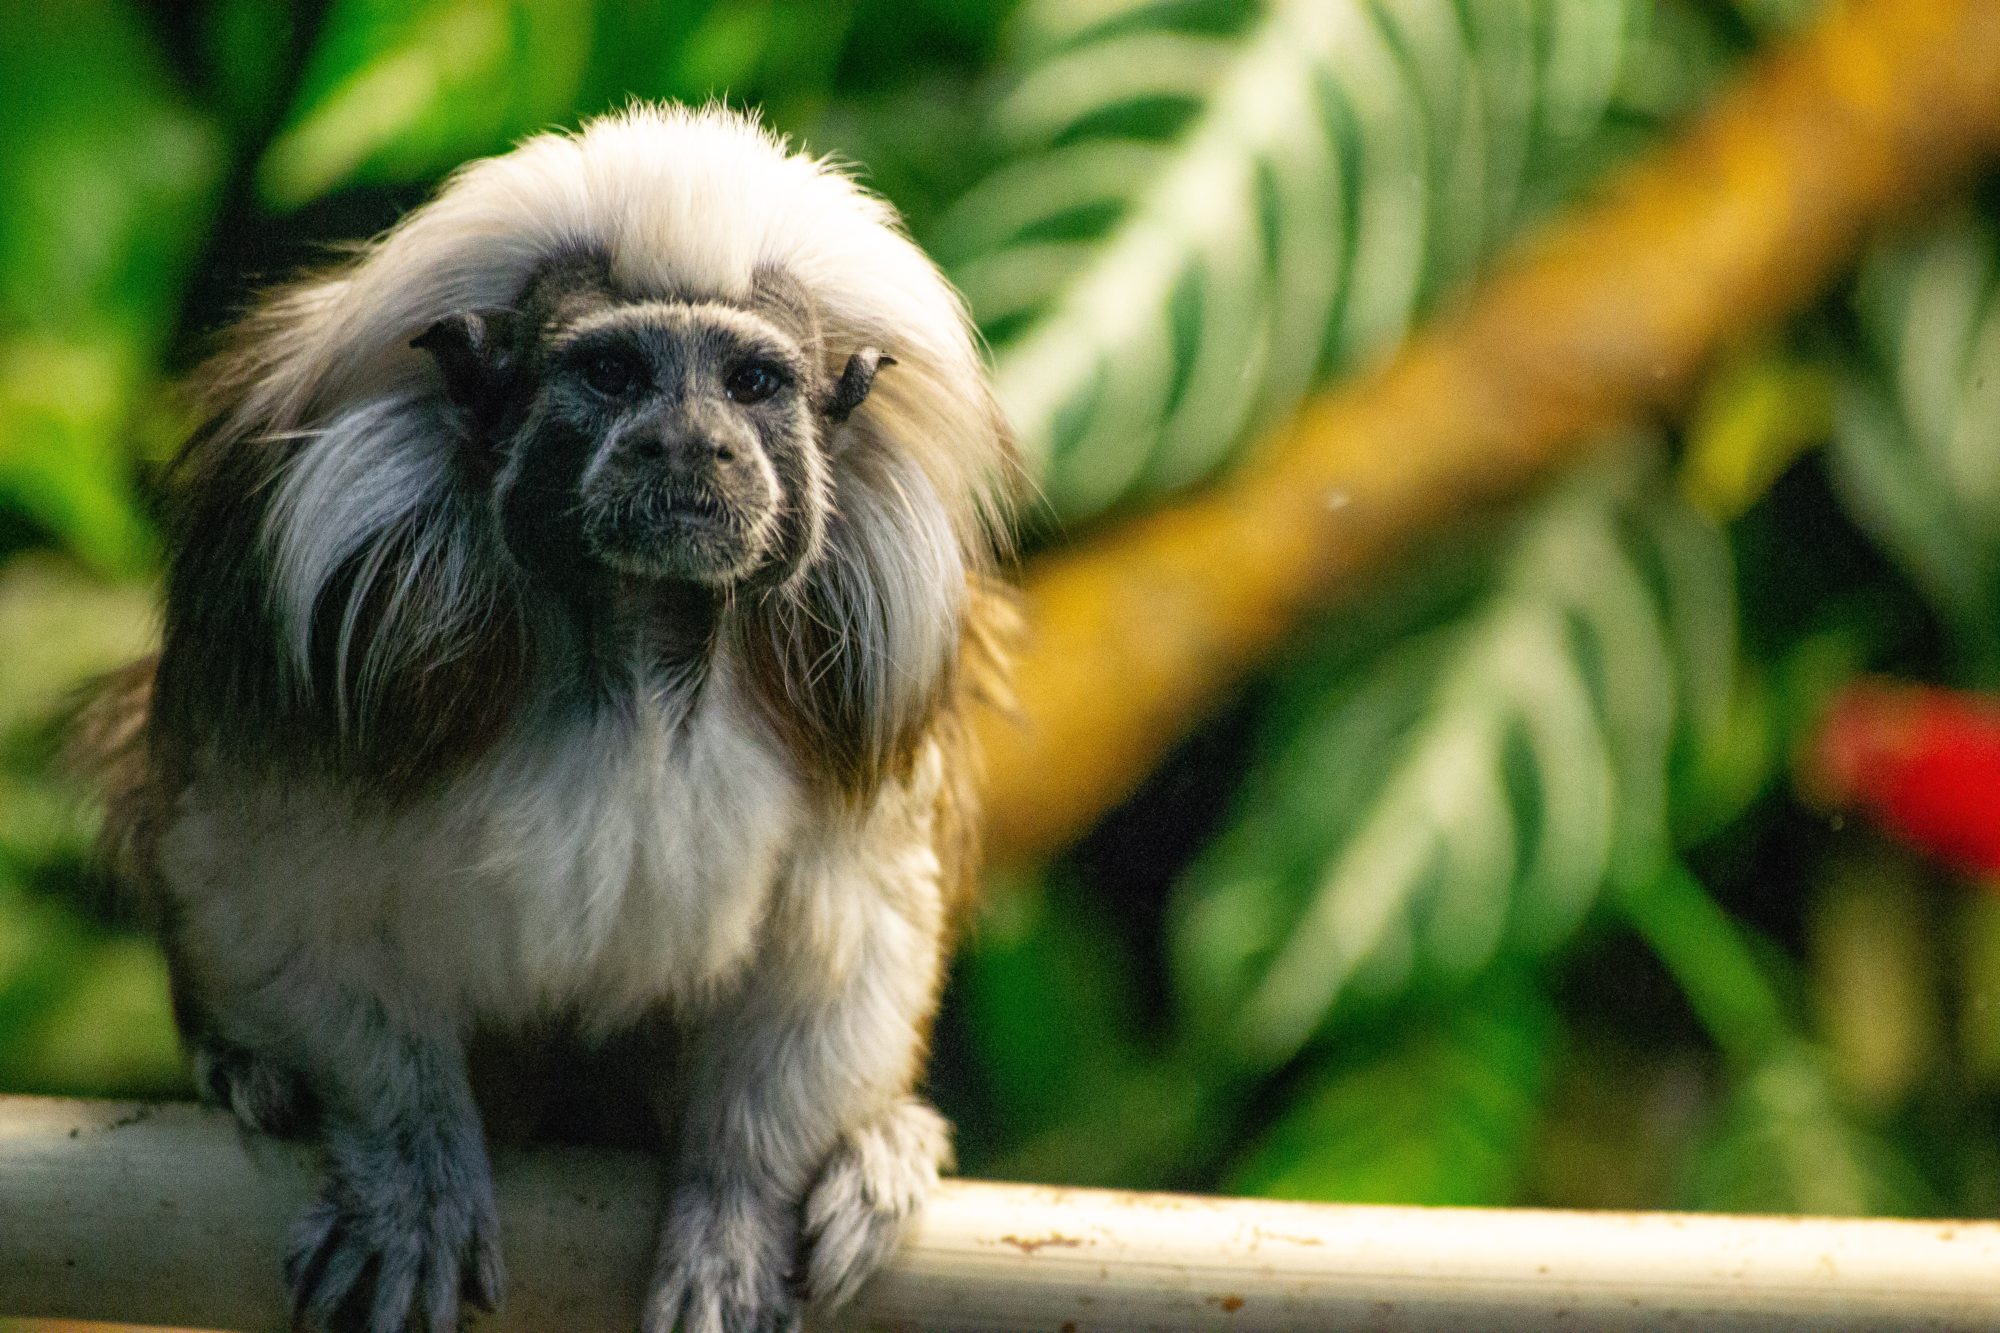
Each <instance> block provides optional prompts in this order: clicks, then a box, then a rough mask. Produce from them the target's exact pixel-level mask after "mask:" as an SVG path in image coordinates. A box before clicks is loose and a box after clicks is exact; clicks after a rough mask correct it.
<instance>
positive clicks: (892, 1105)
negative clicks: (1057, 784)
mask: <svg viewBox="0 0 2000 1333" xmlns="http://www.w3.org/2000/svg"><path fill="white" fill-rule="evenodd" d="M195 393H196V401H197V403H198V411H197V413H196V416H197V419H198V421H199V424H198V425H197V426H196V428H195V429H194V431H193V432H192V434H191V436H190V437H189V439H188V440H187V442H186V443H185V445H184V446H183V448H182V450H181V452H180V453H179V455H178V456H177V457H176V459H175V460H174V462H173V464H172V465H171V467H170V469H169V471H168V473H167V476H166V490H167V492H168V494H169V497H170V500H169V508H170V517H169V521H168V525H167V529H168V542H167V548H168V555H167V562H166V576H165V590H164V598H163V600H164V614H163V624H164V629H163V634H162V639H161V645H160V650H159V652H158V653H157V655H156V656H154V657H152V658H149V659H146V660H144V661H141V662H138V663H135V664H133V665H132V666H131V667H129V668H127V669H126V670H125V671H123V672H121V673H118V674H117V675H116V676H115V677H114V678H112V679H111V680H109V681H108V682H107V683H106V684H105V685H104V687H103V689H102V690H101V692H100V693H99V695H98V697H97V698H96V700H95V701H94V702H93V703H92V705H91V706H90V713H89V716H88V717H87V718H86V725H85V727H84V729H83V744H84V745H85V746H86V748H89V747H91V746H93V745H94V746H95V747H96V750H97V754H96V769H97V771H98V773H99V775H100V777H101V780H102V782H103V783H104V787H105V796H106V809H107V814H106V819H105V835H104V837H105V843H106V848H107V853H108V855H109V858H110V861H111V863H112V865H113V866H114V868H115V869H116V870H117V871H118V872H119V873H120V874H121V875H123V876H124V877H126V878H128V879H129V880H131V881H132V882H134V883H136V884H137V885H138V886H139V888H140V892H141V894H142V895H143V897H144V900H145V901H146V902H147V903H148V904H149V905H150V907H151V908H152V911H153V915H154V917H155V919H156V920H157V922H158V929H159V934H160V937H161V940H162V942H163V945H164V948H165V952H166V955H167V958H168V961H169V970H170V975H171V985H172V991H173V999H174V1005H175V1013H176V1018H177V1020H178V1022H179V1025H180V1028H181V1031H182V1034H183V1037H184V1041H185V1044H186V1045H187V1047H188V1049H189V1051H190V1058H191V1062H192V1065H193V1068H194V1071H195V1074H196V1077H197V1081H198V1083H199V1085H200V1086H201V1087H202V1088H203V1089H204V1091H205V1093H206V1094H207V1095H208V1096H210V1097H211V1098H213V1099H214V1100H216V1101H218V1102H220V1103H221V1104H223V1105H224V1106H226V1107H228V1108H229V1109H230V1110H232V1111H233V1112H234V1113H235V1114H236V1115H237V1116H238V1117H239V1118H240V1119H242V1120H243V1121H244V1122H245V1123H246V1124H247V1125H249V1126H250V1127H252V1128H254V1129H259V1130H268V1131H273V1132H285V1131H294V1132H296V1131H298V1130H300V1129H301V1128H303V1129H304V1130H305V1131H306V1132H310V1133H312V1134H313V1135H315V1136H316V1138H317V1141H318V1142H319V1144H320V1145H321V1146H322V1148H323V1150H324V1158H325V1169H324V1180H323V1185H322V1188H321V1190H320V1192H319V1194H318V1197H317V1198H316V1200H315V1201H314V1202H313V1203H312V1205H311V1206H310V1207H309V1208H308V1209H307V1210H306V1212H305V1213H304V1215H303V1216H302V1217H301V1218H300V1219H299V1220H298V1222H297V1224H296V1226H295V1228H294V1230H293V1232H292V1233H291V1236H290V1238H289V1242H288V1250H287V1253H288V1258H287V1261H286V1277H287V1279H288V1281H289V1284H290V1288H291V1292H292V1298H293V1301H294V1308H295V1317H296V1320H297V1321H298V1322H299V1323H301V1324H302V1325H305V1326H310V1327H319V1328H327V1329H334V1328H359V1329H365V1330H368V1333H396V1331H397V1330H402V1329H406V1328H422V1329H429V1330H432V1331H433V1333H436V1331H438V1330H446V1329H451V1328H454V1327H456V1324H457V1319H458V1314H459V1308H460V1304H461V1301H465V1302H470V1303H471V1304H474V1305H477V1306H480V1307H484V1308H492V1307H494V1306H495V1305H496V1304H497V1303H498V1302H499V1301H500V1300H501V1299H502V1297H503V1287H504V1285H505V1276H504V1272H503V1264H502V1261H501V1248H500V1219H499V1217H498V1215H497V1212H496V1208H495V1203H494V1193H493V1186H492V1173H491V1168H490V1164H489V1155H488V1148H487V1141H486V1138H487V1136H486V1128H485V1126H486V1121H487V1120H488V1119H490V1118H492V1117H493V1116H494V1115H495V1114H496V1113H497V1112H496V1109H495V1107H494V1105H493V1104H492V1101H491V1100H490V1099H489V1101H488V1103H487V1104H486V1105H484V1106H482V1104H481V1102H480V1099H479V1096H478V1094H477V1092H476V1091H475V1078H474V1073H473V1069H472V1065H473V1058H472V1056H471V1055H470V1054H469V1052H472V1051H473V1050H474V1049H475V1047H477V1046H478V1045H479V1044H480V1043H484V1042H487V1041H489V1040H491V1041H497V1042H498V1043H499V1044H500V1045H501V1046H502V1047H505V1046H506V1044H507V1043H508V1042H510V1041H517V1040H518V1041H521V1042H524V1043H525V1042H528V1041H531V1040H533V1039H534V1038H535V1037H536V1036H537V1035H538V1034H546V1033H548V1032H551V1031H555V1032H560V1033H562V1034H564V1036H565V1039H566V1040H567V1041H568V1042H570V1043H572V1044H573V1046H574V1047H575V1048H576V1049H580V1050H588V1051H596V1052H599V1053H600V1054H602V1053H604V1052H616V1053H621V1054H619V1055H618V1056H617V1059H618V1060H620V1061H622V1065H621V1072H622V1073H623V1074H624V1075H625V1076H627V1077H629V1078H632V1079H634V1080H636V1082H637V1083H638V1084H639V1085H640V1086H642V1087H643V1089H644V1090H645V1092H646V1094H647V1097H648V1099H649V1100H650V1101H651V1103H653V1104H654V1105H655V1106H656V1107H657V1108H658V1114H657V1115H656V1116H654V1117H653V1118H652V1121H651V1122H650V1123H649V1124H648V1125H647V1126H646V1135H647V1136H648V1137H649V1138H650V1140H651V1141H654V1142H657V1143H658V1145H659V1147H660V1149H661V1152H662V1158H663V1163H664V1165H663V1170H664V1173H665V1174H664V1181H665V1186H664V1188H665V1200H666V1202H665V1204H664V1213H663V1217H662V1220H661V1223H660V1228H659V1233H658V1241H657V1246H658V1248H657V1260H656V1264H655V1267H654V1271H653V1275H652V1279H651V1283H650V1288H649V1290H648V1292H647V1294H646V1296H645V1301H644V1307H643V1310H642V1312H641V1313H640V1317H639V1321H638V1322H639V1324H640V1326H641V1327H642V1328H643V1329H644V1330H646V1333H668V1331H669V1330H673V1329H679V1330H683V1333H760V1331H763V1330H781V1329H792V1328H796V1327H797V1326H798V1325H799V1322H800V1320H801V1319H802V1317H803V1315H804V1313H805V1312H807V1311H826V1310H833V1309H836V1308H838V1307H839V1306H840V1305H841V1304H842V1303H843V1302H845V1301H846V1300H848V1299H849V1298H851V1297H852V1296H853V1294H854V1292H855V1290H856V1289H857V1288H858V1287H859V1286H860V1285H861V1283H862V1282H863V1281H864V1280H865V1279H866V1277H867V1276H868V1275H869V1274H870V1273H871V1272H873V1271H874V1270H875V1269H876V1268H877V1267H878V1266H879V1265H880V1264H881V1263H882V1262H883V1260H884V1259H885V1257H886V1256H887V1255H888V1254H889V1253H890V1252H891V1251H892V1250H893V1249H894V1247H895V1246H896V1244H897V1243H898V1241H899V1239H900V1238H901V1236H902V1235H903V1234H904V1231H905V1229H906V1227H907V1225H908V1223H909V1221H910V1219H911V1218H912V1217H913V1216H914V1215H915V1214H916V1213H917V1211H918V1209H919V1208H920V1207H921V1205H922V1202H923V1200H924V1198H925V1196H926V1194H927V1192H928V1190H929V1189H930V1187H931V1185H932V1184H933V1182H934V1181H935V1180H936V1178H937V1176H938V1173H939V1171H940V1170H941V1169H944V1168H946V1167H947V1166H948V1164H949V1157H950V1138H949V1130H948V1127H947V1125H946V1124H945V1122H944V1120H943V1119H942V1117H940V1116H939V1114H938V1113H937V1112H936V1111H935V1110H934V1109H933V1108H932V1107H931V1106H930V1105H929V1104H928V1103H927V1102H926V1101H925V1100H924V1099H923V1098H922V1097H921V1096H920V1095H919V1092H918V1081H919V1078H920V1075H921V1071H922V1066H923V1061H924V1053H925V1047H926V1044H927V1041H928V1031H929V1025H930V1021H931V1018H932V1015H933V1013H934V1011H935V1008H936V1005H937V1002H938V995H939V990H940V986H941V984H942V976H943V968H944V963H945V958H946V953H947V949H948V947H949V944H950V941H951V938H952V936H953V933H954V931H955V929H956V928H957V923H958V922H959V920H960V918H961V915H962V913H963V911H964V907H965V903H966V901H967V898H968V894H969V887H970V884H971V881H972V878H973V876H974V874H975V864H976V856H977V847H976V835H975V832H974V830H975V828H976V809H975V802H976V787H977V768H978V764H977V755H976V752H975V749H974V745H973V743H972V741H971V739H970V729H969V717H970V715H971V712H972V710H974V709H975V708H978V707H984V706H989V705H994V706H1004V704H1005V692H1006V672H1007V660H1008V656H1009V649H1008V644H1009V641H1010V639H1011V637H1012V635H1013V633H1014V629H1013V620H1014V611H1013V609H1012V601H1011V598H1010V596H1009V595H1008V593H1007V592H1006V591H1005V578H1004V570H1005V565H1006V562H1007V560H1008V547H1007V527H1008V512H1009V505H1010V502H1011V497H1012V495H1013V493H1014V491H1015V490H1016V487H1017V480H1016V478H1017V476H1018V472H1019V465H1018V464H1017V462H1016V461H1015V458H1014V454H1013V449H1012V443H1011V439H1010V436H1009V434H1008V431H1007V429H1006V426H1005V424H1004V422H1003V420H1002V418H1001V414H1000V412H999V410H998V408H997V406H996V405H995V401H994V398H993V395H992V392H991V389H990V386H989V383H988V380H987V377H986V373H985V370H984V366H983V362H982V359H981V354H980V351H979V349H978V345H977V342H976V339H975V336H974V334H973V332H972V328H971V324H970V321H969V319H968V316H967V314H966V312H965V310H964V308H963V306H962V303H961V302H960V301H959V299H958V297H957V295H956V294H955V292H954V291H953V290H952V288H951V287H950V286H949V285H948V284H947V282H946V281H945V280H944V279H943V277H942V276H941V275H940V274H939V273H938V271H937V269H936V268H935V267H934V266H933V265H932V264H931V262H930V261H929V260H928V259H927V258H926V257H925V256H924V255H923V254H922V253H921V251H919V250H918V248H917V247H916V246H915V244H914V243H913V242H911V241H910V240H909V239H908V237H907V236H906V234H905V233H904V231H903V229H902V228H901V225H900V223H899V221H898V220H897V218H896V217H895V215H894V213H893V212H892V211H891V209H890V208H889V206H888V205H887V204H885V203H883V202H882V201H880V200H879V199H877V198H876V197H874V196H872V195H870V194H869V193H867V192H866V191H864V190H863V189H862V188H861V187H860V186H858V185H857V184H856V183H855V182H854V181H853V180H852V179H851V178H850V177H848V176H847V175H845V174H843V173H842V172H840V171H838V170H836V169H834V168H833V167H831V166H829V165H828V164H826V163H824V162H821V161H817V160H815V159H813V158H810V157H808V156H806V155H804V154H803V153H800V152H797V151H794V150H792V149H790V148H789V147H788V146H787V145H785V144H784V143H783V142H782V141H780V140H779V139H778V138H776V137H775V136H774V135H772V134H771V133H769V132H768V131H766V130H765V129H764V128H762V127H761V126H760V125H759V124H758V123H757V122H756V121H755V120H754V119H753V118H751V117H749V116H747V115H745V114H742V113H739V112H736V111H732V110H728V109H725V108H722V107H719V106H709V107H705V108H700V109H692V108H687V107H680V106H656V105H638V106H635V107H633V108H631V109H628V110H626V111H624V112H621V113H616V114H613V115H611V116H608V117H605V118H602V119H598V120H595V121H592V122H589V123H588V124H586V125H584V126H583V127H582V128H581V129H580V130H578V131H576V132H572V133H553V132H552V133H547V134H543V135H539V136H536V137H534V138H531V139H529V140H527V141H525V142H523V143H522V144H520V145H519V146H517V147H516V148H515V149H513V150H512V151H511V152H509V153H507V154H503V155H501V156H499V157H495V158H490V159H485V160H482V161H478V162H475V163H473V164H471V165H468V166H467V167H465V168H462V169H461V170H460V171H459V172H458V173H457V174H456V175H454V176H453V177H451V178H450V179H449V180H448V181H447V182H446V183H445V184H444V186H443V187H442V188H441V190H440V191H439V193H438V194H437V195H436V196H435V197H434V198H433V199H432V200H431V201H430V202H428V203H426V204H424V205H422V206H420V207H418V208H417V209H415V210H414V211H412V212H411V213H410V214H409V215H408V216H406V217H405V218H404V219H403V220H402V221H401V222H399V223H398V224H397V225H395V226H394V227H393V228H391V229H390V230H389V231H388V232H386V233H384V234H383V235H382V236H381V237H379V238H377V239H376V240H374V241H373V242H370V243H369V244H367V245H366V246H365V247H363V248H362V249H360V250H359V251H358V252H357V253H356V254H354V256H353V257H352V258H350V259H348V260H347V261H346V262H345V263H343V264H341V265H340V266H338V267H336V268H335V269H333V270H332V271H330V272H328V273H324V274H321V275H319V276H314V277H309V278H307V279H304V280H303V281H300V282H298V283H295V284H294V285H291V286H289V287H284V288H281V289H279V290H277V291H276V292H275V293H273V294H272V295H270V296H269V297H268V298H267V299H265V300H264V301H263V302H262V303H261V304H260V305H259V306H258V307H256V308H255V309H254V310H253V311H252V312H251V313H250V314H248V315H247V316H245V317H244V318H243V319H242V320H241V321H240V322H239V323H238V324H237V326H236V327H235V328H234V329H233V330H232V331H231V332H230V334H229V335H228V337H227V341H226V343H225V345H224V347H223V349H222V350H221V351H220V352H218V353H217V354H216V356H215V357H214V358H213V359H212V360H211V361H210V362H209V363H208V364H206V365H205V366H204V367H203V368H202V369H201V370H199V371H198V372H197V373H196V376H195ZM553 1077H554V1078H555V1080H556V1081H557V1082H558V1083H560V1082H561V1081H562V1079H563V1078H564V1074H563V1072H562V1071H561V1070H557V1071H556V1072H555V1074H554V1076H553Z"/></svg>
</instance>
